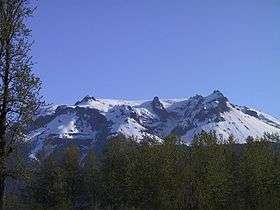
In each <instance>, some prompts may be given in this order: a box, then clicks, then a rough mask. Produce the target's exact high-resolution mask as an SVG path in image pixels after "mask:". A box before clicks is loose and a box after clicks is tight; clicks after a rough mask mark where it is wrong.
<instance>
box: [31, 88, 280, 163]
mask: <svg viewBox="0 0 280 210" xmlns="http://www.w3.org/2000/svg"><path fill="white" fill-rule="evenodd" d="M203 130H204V131H215V132H216V133H217V134H218V135H220V136H221V137H223V138H227V137H228V136H229V135H230V134H233V135H234V136H235V137H236V138H237V139H238V141H239V142H240V143H243V142H244V141H245V139H246V138H247V137H248V136H254V137H255V136H262V135H263V134H264V132H270V133H280V121H279V120H278V119H276V118H273V117H272V116H270V115H268V114H265V113H262V112H259V111H257V110H254V109H250V108H248V107H245V106H237V105H234V104H232V103H230V102H229V100H228V99H227V98H226V97H225V96H224V95H223V94H222V93H221V92H219V91H214V92H213V93H212V94H210V95H209V96H206V97H203V96H201V95H196V96H194V97H191V98H189V99H181V100H161V99H159V98H158V97H155V98H154V99H153V100H152V101H127V100H109V99H96V98H94V97H92V96H86V97H85V98H83V99H82V100H81V101H78V102H77V103H75V105H61V106H52V107H49V108H47V109H45V110H43V111H42V113H41V114H40V116H38V119H37V120H36V123H35V124H34V126H33V127H32V131H31V132H30V141H31V142H32V151H31V156H33V157H36V155H37V154H39V153H40V152H41V151H44V152H45V153H46V152H47V153H48V152H52V151H54V150H55V149H57V148H60V147H63V146H65V144H68V143H69V142H77V143H78V144H79V146H80V147H81V148H82V149H84V150H87V148H88V147H89V146H90V145H96V146H99V147H100V146H101V147H102V145H104V143H106V141H107V140H108V138H109V137H111V136H114V135H117V134H123V135H125V136H132V137H135V140H136V141H137V140H141V138H143V137H144V136H151V137H155V138H157V139H158V140H161V138H163V137H165V136H167V135H169V134H176V135H177V136H180V137H181V139H182V140H183V141H184V142H186V143H190V142H191V140H192V138H193V136H194V135H195V134H197V133H200V132H202V131H203Z"/></svg>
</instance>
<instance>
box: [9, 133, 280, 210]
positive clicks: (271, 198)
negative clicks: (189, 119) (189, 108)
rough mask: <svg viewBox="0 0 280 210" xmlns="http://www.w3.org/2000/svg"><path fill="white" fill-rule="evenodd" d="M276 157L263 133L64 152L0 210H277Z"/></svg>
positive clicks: (279, 166) (271, 139) (274, 139)
mask: <svg viewBox="0 0 280 210" xmlns="http://www.w3.org/2000/svg"><path fill="white" fill-rule="evenodd" d="M279 153H280V148H279V136H277V135H269V134H266V135H265V136H264V137H263V138H258V139H254V138H252V137H249V138H248V139H247V143H246V144H244V145H240V144H237V143H236V142H235V140H234V137H233V136H231V137H230V138H228V139H227V140H224V141H223V142H222V144H221V139H220V138H218V137H217V136H216V135H215V133H206V132H203V133H201V134H199V135H197V136H195V138H194V139H193V141H192V144H191V145H189V146H186V145H184V144H183V143H182V142H181V141H180V140H179V139H178V138H177V137H175V136H169V137H167V138H165V139H164V141H163V142H162V143H158V142H157V141H155V140H154V139H151V138H148V137H147V138H144V139H143V140H142V141H141V142H140V143H137V142H135V140H134V139H131V138H125V137H123V136H119V137H116V138H115V139H112V140H111V141H110V143H108V145H107V147H106V149H105V150H104V153H103V154H102V155H101V156H96V155H95V153H94V151H93V150H90V151H89V152H88V154H87V156H86V157H84V158H83V157H82V154H80V152H79V149H78V148H77V147H76V146H70V147H68V148H67V149H66V150H65V151H64V152H63V154H62V156H60V157H59V158H58V157H56V156H49V157H48V158H47V159H44V160H43V161H41V162H38V163H36V164H37V165H35V166H34V165H33V166H32V168H33V169H34V170H33V173H32V174H31V175H30V176H29V178H27V179H25V180H24V184H23V185H22V187H21V190H20V193H19V194H18V197H17V198H16V199H15V200H13V201H12V202H10V204H7V209H9V208H11V209H16V208H19V209H24V208H26V209H62V210H63V209H67V210H68V209H104V210H105V209H116V210H123V209H124V210H125V209H127V210H130V209H134V210H136V209H137V210H177V209H178V210H195V209H197V210H199V209H213V210H214V209H262V210H263V209H280V154H279ZM11 203H12V204H11ZM9 205H10V206H9Z"/></svg>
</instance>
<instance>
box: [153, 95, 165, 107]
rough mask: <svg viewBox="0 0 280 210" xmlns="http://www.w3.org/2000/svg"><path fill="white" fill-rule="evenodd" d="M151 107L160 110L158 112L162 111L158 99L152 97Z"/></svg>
mask: <svg viewBox="0 0 280 210" xmlns="http://www.w3.org/2000/svg"><path fill="white" fill-rule="evenodd" d="M152 107H153V109H160V110H164V109H165V108H164V106H163V104H162V103H161V102H160V100H159V97H157V96H156V97H154V99H153V101H152Z"/></svg>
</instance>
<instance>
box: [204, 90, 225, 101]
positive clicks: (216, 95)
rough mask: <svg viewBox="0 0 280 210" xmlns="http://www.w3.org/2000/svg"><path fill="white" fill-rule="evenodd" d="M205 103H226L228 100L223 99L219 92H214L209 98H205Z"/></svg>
mask: <svg viewBox="0 0 280 210" xmlns="http://www.w3.org/2000/svg"><path fill="white" fill-rule="evenodd" d="M206 101H207V102H212V101H219V102H227V101H228V98H227V97H225V96H224V94H223V93H222V92H221V91H219V90H215V91H214V92H213V93H211V94H210V95H209V96H207V97H206Z"/></svg>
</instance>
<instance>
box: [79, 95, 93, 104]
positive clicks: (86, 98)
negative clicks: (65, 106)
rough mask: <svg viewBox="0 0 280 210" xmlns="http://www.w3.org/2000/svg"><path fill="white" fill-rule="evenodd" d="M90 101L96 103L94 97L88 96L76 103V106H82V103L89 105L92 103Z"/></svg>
mask: <svg viewBox="0 0 280 210" xmlns="http://www.w3.org/2000/svg"><path fill="white" fill-rule="evenodd" d="M90 101H96V99H95V98H94V97H93V96H90V95H87V96H86V97H84V98H83V99H82V100H81V101H78V102H76V103H75V106H77V105H80V104H82V103H87V102H90Z"/></svg>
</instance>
